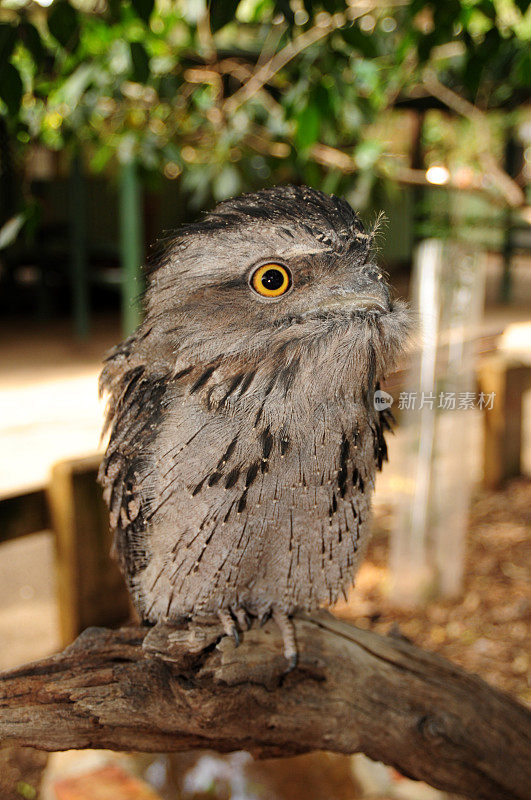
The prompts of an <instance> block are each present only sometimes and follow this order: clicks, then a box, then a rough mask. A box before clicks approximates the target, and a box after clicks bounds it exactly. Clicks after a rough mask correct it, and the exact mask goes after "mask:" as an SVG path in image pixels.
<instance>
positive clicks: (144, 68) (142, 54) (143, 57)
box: [129, 42, 149, 83]
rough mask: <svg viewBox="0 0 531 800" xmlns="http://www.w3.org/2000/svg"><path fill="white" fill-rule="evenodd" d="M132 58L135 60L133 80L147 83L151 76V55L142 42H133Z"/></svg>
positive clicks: (131, 44)
mask: <svg viewBox="0 0 531 800" xmlns="http://www.w3.org/2000/svg"><path fill="white" fill-rule="evenodd" d="M129 47H130V48H131V60H132V62H133V80H135V81H136V82H137V83H146V82H147V80H148V78H149V56H148V54H147V53H146V48H145V47H144V45H143V44H141V43H140V42H131V43H130V45H129Z"/></svg>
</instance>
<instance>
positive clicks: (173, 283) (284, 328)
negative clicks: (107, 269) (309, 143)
mask: <svg viewBox="0 0 531 800" xmlns="http://www.w3.org/2000/svg"><path fill="white" fill-rule="evenodd" d="M371 244H372V236H371V234H368V233H366V232H365V231H364V229H363V226H362V224H361V222H360V220H359V218H358V216H357V215H356V214H355V213H354V211H353V210H352V208H351V207H350V205H349V204H348V203H347V202H345V201H344V200H341V199H340V198H338V197H335V196H334V195H331V196H328V195H326V194H323V193H322V192H320V191H317V190H315V189H309V188H307V187H294V186H280V187H276V188H273V189H266V190H263V191H260V192H256V193H254V194H247V195H243V196H241V197H237V198H234V199H232V200H227V201H225V202H223V203H221V204H220V205H218V206H217V207H216V208H215V209H214V210H213V211H212V212H210V213H208V214H207V215H206V216H205V217H204V218H203V219H202V220H201V221H200V222H197V223H193V224H191V225H188V226H185V227H184V228H183V229H182V230H181V231H180V232H179V233H178V234H177V235H176V236H174V237H173V238H172V239H171V241H170V242H169V245H168V246H167V248H166V250H165V253H164V256H163V257H162V258H161V260H160V261H159V263H158V264H157V265H156V267H155V268H154V269H153V270H152V271H151V276H150V285H149V288H148V292H147V297H146V304H147V315H146V321H145V323H144V327H145V330H146V331H148V330H149V331H150V335H153V332H156V334H157V336H156V339H157V341H158V342H160V346H161V352H162V351H164V353H165V355H166V358H173V359H174V362H175V369H176V371H180V370H182V369H186V368H188V367H189V366H191V365H197V364H201V365H204V366H207V365H211V364H214V365H215V364H218V365H225V367H224V368H225V370H226V368H227V364H231V363H233V364H234V371H238V370H241V365H242V362H243V363H244V364H247V365H248V368H249V369H251V368H253V369H256V368H257V367H259V366H260V365H261V364H263V365H268V366H269V369H270V370H271V371H274V370H282V369H285V368H286V367H289V365H290V364H293V363H295V362H296V363H297V365H298V367H300V368H301V369H302V368H303V365H305V368H306V370H314V378H315V383H316V384H319V383H321V382H325V383H326V384H327V385H330V386H334V391H337V389H338V387H339V388H340V389H341V390H345V391H347V390H348V388H349V386H350V387H352V385H353V384H359V385H362V384H363V385H364V387H365V388H366V389H369V388H370V385H371V384H374V382H375V381H376V380H378V379H379V378H381V377H382V375H383V374H384V373H385V372H386V371H388V370H389V369H390V368H391V367H392V366H393V364H394V361H395V359H396V356H397V355H398V353H399V352H400V351H401V349H402V347H403V344H404V341H405V339H406V337H407V332H408V329H409V315H408V313H407V311H406V309H405V306H404V305H403V304H401V303H399V302H393V301H392V299H391V296H390V290H389V286H388V284H387V282H386V280H385V277H384V275H383V273H382V272H381V271H380V270H379V269H378V268H377V266H376V265H375V264H374V262H373V260H372V258H371Z"/></svg>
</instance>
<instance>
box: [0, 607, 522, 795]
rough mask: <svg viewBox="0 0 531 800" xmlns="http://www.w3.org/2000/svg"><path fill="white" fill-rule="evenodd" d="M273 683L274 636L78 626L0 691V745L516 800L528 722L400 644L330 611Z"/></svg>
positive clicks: (7, 678) (278, 662)
mask: <svg viewBox="0 0 531 800" xmlns="http://www.w3.org/2000/svg"><path fill="white" fill-rule="evenodd" d="M295 624H296V633H297V641H298V647H299V652H300V662H299V666H298V667H297V668H296V669H295V670H294V671H293V672H291V673H289V674H287V675H286V674H284V669H285V662H284V659H283V656H282V644H281V641H280V637H279V634H278V631H277V629H276V627H275V625H274V624H273V623H272V622H269V623H268V624H267V625H266V626H265V627H264V628H261V629H260V628H252V629H251V630H250V631H248V632H246V633H245V634H244V638H243V643H242V644H241V645H240V647H239V648H237V649H236V648H235V646H234V644H233V642H232V641H231V640H228V639H227V638H223V639H221V641H219V629H218V627H217V626H214V625H212V626H202V627H201V628H197V627H195V628H186V627H183V628H179V629H177V628H174V627H169V626H160V625H158V626H156V627H155V628H152V629H147V628H141V627H131V628H122V629H121V630H118V631H109V630H105V629H99V628H91V629H88V630H87V631H85V633H83V634H82V635H81V636H80V637H79V638H78V639H77V640H76V642H74V644H73V645H71V646H70V647H68V648H67V649H66V650H65V651H64V652H63V653H60V654H59V655H57V656H54V657H52V658H49V659H47V660H43V661H39V662H36V663H35V664H32V665H29V666H25V667H21V668H19V669H15V670H13V671H11V672H9V673H6V674H4V675H3V676H2V680H1V682H0V741H1V742H2V743H3V744H4V745H11V744H18V745H29V746H32V747H36V748H39V749H44V750H65V749H70V748H77V749H81V748H90V747H104V748H111V749H118V750H141V751H176V750H184V749H186V750H189V749H192V748H213V749H215V750H219V751H231V750H236V749H246V750H250V751H251V752H253V753H254V754H255V755H258V756H280V755H283V756H286V755H293V754H296V753H302V752H306V751H311V750H332V751H335V752H340V753H354V752H358V751H362V752H364V753H366V754H367V755H368V756H370V757H371V758H373V759H375V760H379V761H385V762H386V763H387V764H392V765H394V766H396V767H397V769H399V770H400V771H401V772H403V773H404V774H406V775H409V776H411V777H414V778H418V779H421V780H425V781H427V782H428V783H431V784H432V785H433V786H436V787H438V788H440V789H444V790H446V791H449V792H458V793H459V794H464V795H467V796H469V797H477V798H488V799H489V800H490V799H491V798H512V800H524V798H527V799H529V797H530V794H529V791H530V789H529V787H530V786H531V761H530V759H529V752H530V750H529V748H530V744H531V714H530V713H529V712H528V711H527V710H526V709H525V708H524V707H523V706H521V705H519V704H518V703H517V702H516V701H514V700H512V699H511V698H510V697H508V696H506V695H504V694H503V693H501V692H499V691H497V690H495V689H492V688H490V687H489V686H487V684H486V683H484V682H483V681H482V680H480V679H479V678H477V677H475V676H472V675H468V674H466V673H465V672H463V671H462V670H461V669H459V668H458V667H455V666H453V665H452V664H450V663H449V662H447V661H445V660H444V659H442V658H439V657H438V656H436V655H433V654H431V653H427V652H424V651H422V650H419V649H418V648H417V647H415V646H414V645H412V644H410V643H409V642H407V641H406V640H404V639H402V638H395V637H382V636H378V635H377V634H375V633H370V632H368V631H363V630H359V629H357V628H355V627H353V626H352V625H349V624H347V623H345V622H341V621H339V620H337V619H335V618H334V617H332V616H331V615H330V614H326V613H321V614H318V615H315V616H313V617H311V618H309V617H300V618H297V619H296V622H295Z"/></svg>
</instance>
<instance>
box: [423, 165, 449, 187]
mask: <svg viewBox="0 0 531 800" xmlns="http://www.w3.org/2000/svg"><path fill="white" fill-rule="evenodd" d="M426 180H427V181H428V183H434V184H436V185H437V186H443V185H444V184H445V183H448V181H449V180H450V173H449V172H448V170H447V169H446V167H440V166H439V167H428V169H427V170H426Z"/></svg>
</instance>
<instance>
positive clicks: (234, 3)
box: [208, 0, 240, 33]
mask: <svg viewBox="0 0 531 800" xmlns="http://www.w3.org/2000/svg"><path fill="white" fill-rule="evenodd" d="M239 5H240V0H210V2H209V4H208V6H209V10H210V30H211V31H212V33H215V32H216V31H219V30H220V29H221V28H223V27H224V26H225V25H227V23H229V22H232V20H233V19H234V18H235V16H236V9H237V8H238V6H239Z"/></svg>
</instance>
